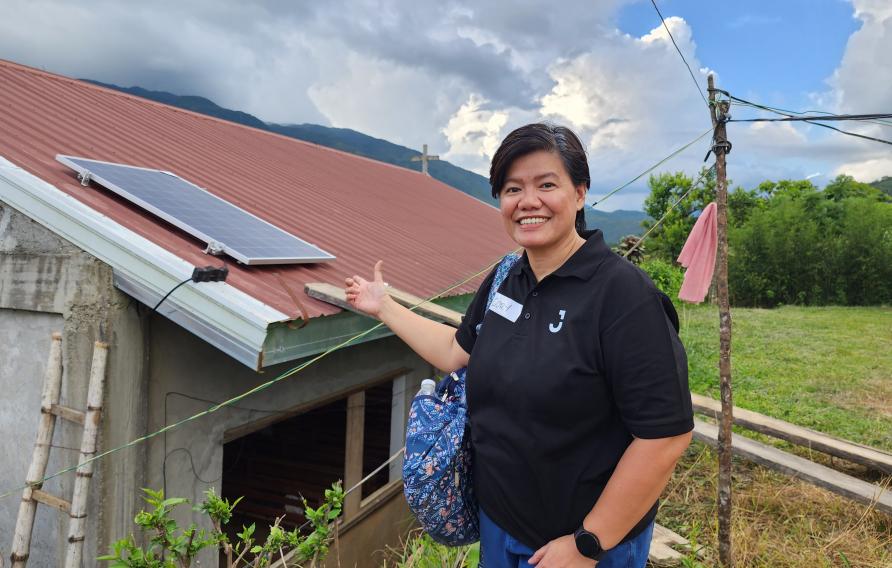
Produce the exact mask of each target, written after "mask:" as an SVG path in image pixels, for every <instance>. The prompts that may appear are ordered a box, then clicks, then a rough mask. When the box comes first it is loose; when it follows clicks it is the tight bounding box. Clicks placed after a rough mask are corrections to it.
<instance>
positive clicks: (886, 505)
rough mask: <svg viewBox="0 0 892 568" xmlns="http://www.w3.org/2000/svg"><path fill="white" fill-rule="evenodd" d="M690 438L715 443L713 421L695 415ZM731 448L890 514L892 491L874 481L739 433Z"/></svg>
mask: <svg viewBox="0 0 892 568" xmlns="http://www.w3.org/2000/svg"><path fill="white" fill-rule="evenodd" d="M694 439H695V440H697V441H700V442H704V443H706V444H709V445H710V446H713V447H715V445H716V443H717V439H718V428H717V427H716V426H715V425H713V424H708V423H706V422H703V421H702V420H696V419H695V420H694ZM732 450H733V452H734V454H735V455H738V456H741V457H743V458H746V459H748V460H750V461H753V462H755V463H757V464H759V465H763V466H765V467H767V468H769V469H773V470H775V471H780V472H781V473H786V474H787V475H791V476H793V477H798V478H801V479H803V480H805V481H808V482H809V483H812V484H814V485H817V486H818V487H823V488H824V489H828V490H830V491H833V492H834V493H836V494H838V495H842V496H844V497H848V498H849V499H852V500H854V501H857V502H859V503H863V504H865V505H875V506H876V509H877V510H878V511H882V512H884V513H886V514H887V515H892V491H890V490H885V491H884V490H883V488H882V487H879V486H878V485H875V484H873V483H868V482H866V481H861V480H860V479H856V478H854V477H852V476H850V475H846V474H844V473H840V472H838V471H836V470H835V469H830V468H829V467H826V466H823V465H820V464H817V463H814V462H812V461H809V460H807V459H805V458H800V457H799V456H794V455H793V454H790V453H787V452H785V451H783V450H779V449H777V448H774V447H772V446H769V445H767V444H762V443H760V442H757V441H755V440H750V439H749V438H745V437H743V436H738V435H735V436H734V442H733V444H732Z"/></svg>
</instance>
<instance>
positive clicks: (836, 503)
mask: <svg viewBox="0 0 892 568" xmlns="http://www.w3.org/2000/svg"><path fill="white" fill-rule="evenodd" d="M680 316H681V319H682V339H683V341H684V342H685V346H686V348H687V351H688V357H689V364H690V383H691V390H692V391H694V392H697V393H700V394H704V395H708V396H712V397H714V398H718V372H717V370H716V365H717V363H716V361H717V357H718V329H717V327H718V321H717V320H718V317H717V314H716V310H715V308H714V307H710V306H696V307H690V306H686V307H683V308H681V309H680ZM732 317H733V329H734V335H733V342H732V349H733V351H732V383H733V388H734V403H735V405H737V406H741V407H744V408H748V409H750V410H755V411H757V412H761V413H764V414H767V415H769V416H773V417H776V418H781V419H783V420H787V421H789V422H793V423H795V424H800V425H802V426H807V427H810V428H814V429H816V430H819V431H822V432H826V433H828V434H833V435H836V436H840V437H843V438H846V439H849V440H852V441H855V442H859V443H862V444H868V445H872V446H875V447H878V448H883V449H886V450H890V451H892V309H889V308H837V307H830V308H797V307H784V308H780V309H776V310H754V309H753V310H748V309H735V310H732ZM760 439H762V440H763V441H765V438H764V437H760ZM788 449H790V448H788ZM811 457H813V458H814V457H815V456H811ZM816 461H824V463H828V462H829V460H827V459H823V460H816ZM836 461H838V460H836ZM835 465H837V466H838V465H839V464H838V463H836V464H835ZM848 469H849V470H851V471H850V472H851V473H855V474H856V475H857V474H859V473H865V472H859V471H858V468H857V466H855V467H851V466H849V467H848ZM734 471H735V473H734V484H733V495H734V501H733V503H734V519H733V546H734V556H735V560H736V562H737V565H738V566H747V567H749V566H772V567H774V566H777V567H781V566H790V567H793V566H796V567H799V566H860V567H874V566H876V567H880V566H882V567H886V568H888V567H889V566H892V519H890V518H889V517H888V516H886V515H883V514H880V513H876V512H873V511H868V510H867V508H866V507H863V506H861V505H858V504H855V503H853V502H852V501H849V500H848V499H845V498H842V497H839V496H837V495H834V494H832V493H830V492H829V491H825V490H822V489H818V488H815V487H813V486H811V485H809V484H807V483H804V482H801V481H798V480H791V479H790V478H789V477H788V476H785V475H781V474H777V473H774V472H771V471H768V470H766V469H764V468H761V467H757V466H754V465H751V464H749V463H746V462H744V461H741V460H736V459H735V462H734ZM716 475H717V468H716V457H715V454H714V453H713V452H712V451H711V450H710V449H708V448H706V447H705V446H702V445H700V444H693V445H692V446H691V448H690V449H689V450H688V452H687V454H686V455H685V457H684V458H683V459H682V461H681V463H680V464H679V467H678V468H677V470H676V473H675V475H674V476H673V479H672V481H671V482H670V485H669V487H668V488H667V490H666V493H665V495H664V501H663V506H662V507H661V509H660V515H659V517H658V520H659V522H661V523H663V524H665V525H666V526H668V527H670V528H672V529H673V530H675V531H676V532H678V533H680V534H682V535H685V536H688V537H690V538H692V540H695V541H697V542H698V543H699V544H702V545H705V546H704V549H703V551H702V554H703V557H702V558H701V562H702V565H703V566H713V565H715V564H717V556H716V547H715V543H716V542H717V540H716V525H715V518H716V511H715V494H716V487H715V483H716ZM859 476H860V477H864V478H868V479H870V480H871V481H876V482H879V483H888V482H889V479H888V478H887V479H882V478H881V477H880V476H878V475H876V474H873V475H870V474H867V475H859ZM692 565H696V564H694V563H693V562H692Z"/></svg>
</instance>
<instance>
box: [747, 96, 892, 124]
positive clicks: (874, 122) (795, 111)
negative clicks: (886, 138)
mask: <svg viewBox="0 0 892 568" xmlns="http://www.w3.org/2000/svg"><path fill="white" fill-rule="evenodd" d="M734 104H735V105H736V106H744V107H750V108H756V109H762V110H770V111H772V112H775V111H776V112H781V113H789V114H795V115H804V114H823V115H825V116H841V115H839V114H836V113H833V112H830V111H826V110H815V109H811V110H802V111H799V110H790V109H785V108H781V107H775V106H771V105H764V104H760V105H757V104H755V103H750V102H746V103H744V102H740V101H739V100H737V101H735V102H734ZM820 118H821V120H824V119H823V117H820ZM865 122H870V123H872V124H879V125H881V126H892V122H890V121H886V120H865Z"/></svg>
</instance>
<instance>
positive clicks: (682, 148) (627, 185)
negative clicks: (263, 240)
mask: <svg viewBox="0 0 892 568" xmlns="http://www.w3.org/2000/svg"><path fill="white" fill-rule="evenodd" d="M710 132H712V127H710V128H709V130H707V131H706V132H704V133H703V134H701V135H699V136H697V137H696V138H694V139H693V140H691V141H690V142H688V143H687V144H685V145H684V146H682V147H681V148H678V149H677V150H675V151H673V152H672V153H671V154H669V155H668V156H666V157H665V158H663V159H662V160H660V161H659V162H657V163H656V164H654V165H652V166H651V167H649V168H647V169H646V170H644V171H643V172H641V173H640V174H638V175H637V176H635V177H633V178H632V179H630V180H629V181H627V182H626V183H624V184H622V185H620V186H619V187H617V188H615V189H613V190H611V191H609V192H608V193H607V194H606V195H605V196H604V197H602V198H601V199H599V200H598V201H595V202H594V203H592V205H591V206H592V207H594V206H595V205H600V204H601V203H604V202H605V201H607V199H608V198H609V197H611V196H612V195H613V194H615V193H617V192H618V191H620V190H622V189H625V188H627V187H629V186H630V185H632V184H633V183H635V182H636V181H638V180H639V179H641V178H642V177H644V176H646V175H647V174H649V173H650V172H652V171H654V170H655V169H657V168H658V167H660V166H661V165H663V164H664V163H665V162H667V161H669V160H670V159H672V158H674V157H675V156H677V155H679V154H681V153H682V152H683V151H685V150H686V149H688V148H689V147H690V146H692V145H693V144H694V143H696V142H698V141H700V139H702V138H703V137H704V136H706V135H707V134H709V133H710Z"/></svg>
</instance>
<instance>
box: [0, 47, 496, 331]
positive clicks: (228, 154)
mask: <svg viewBox="0 0 892 568" xmlns="http://www.w3.org/2000/svg"><path fill="white" fill-rule="evenodd" d="M0 85H2V88H0V124H2V131H3V135H2V136H0V155H2V156H3V157H5V158H6V159H8V160H9V161H11V162H13V163H14V164H16V165H18V166H19V167H21V168H23V169H25V170H26V171H28V172H30V173H32V174H34V175H36V176H37V177H39V178H41V179H43V180H45V181H47V182H49V183H51V184H52V185H54V186H55V187H57V188H58V189H60V190H61V191H63V192H65V193H67V194H69V195H71V196H73V197H75V198H76V199H78V200H79V201H81V202H82V203H84V204H86V205H88V206H90V207H91V208H93V209H95V210H96V211H98V212H100V213H102V214H104V215H106V216H108V217H110V218H111V219H113V220H115V221H116V222H118V223H120V224H121V225H123V226H124V227H126V228H128V229H130V230H132V231H134V232H136V233H138V234H140V235H142V236H143V237H145V238H147V239H148V240H150V241H152V242H154V243H156V244H158V245H160V246H161V247H163V248H165V249H167V250H168V251H170V252H172V253H174V254H176V255H177V256H179V257H181V258H183V259H184V260H186V261H188V262H190V263H192V264H194V265H196V266H204V265H207V264H218V262H217V261H216V259H212V258H209V257H208V256H207V255H205V254H204V253H203V252H202V251H203V250H204V246H205V245H204V243H202V242H200V241H199V240H197V239H195V238H193V237H191V236H189V235H188V234H186V233H184V232H182V231H180V230H179V229H177V228H175V227H173V226H171V225H169V224H167V223H165V222H164V221H161V220H159V219H158V218H156V217H154V216H153V215H151V214H150V213H147V212H144V211H143V210H142V209H140V208H139V207H136V206H134V205H132V204H130V203H129V202H127V201H124V200H123V199H121V198H118V197H116V196H114V195H113V194H111V193H110V192H108V191H106V190H103V189H102V188H99V187H95V186H90V187H87V188H85V187H82V186H81V185H80V184H79V182H78V180H77V179H76V177H75V174H74V172H73V171H71V170H69V169H68V168H67V167H65V166H63V165H62V164H60V163H59V162H57V161H56V159H55V156H56V155H57V154H68V155H74V156H82V157H85V158H91V159H97V160H104V161H109V162H118V163H124V164H131V165H135V166H142V167H148V168H158V169H162V170H169V171H172V172H173V173H175V174H177V175H179V176H181V177H183V178H185V179H187V180H189V181H191V182H193V183H196V184H198V185H199V186H201V187H204V188H207V190H208V191H210V192H212V193H214V194H216V195H218V196H220V197H222V198H224V199H226V200H228V201H230V202H232V203H234V204H236V205H238V206H239V207H242V208H243V209H246V210H247V211H250V212H251V213H253V214H255V215H257V216H258V217H261V218H263V219H265V220H267V221H269V222H270V223H272V224H274V225H276V226H278V227H281V228H282V229H284V230H286V231H288V232H290V233H293V234H294V235H297V236H298V237H300V238H302V239H304V240H306V241H308V242H311V243H313V244H316V245H317V246H319V247H321V248H322V249H324V250H326V251H328V252H330V253H332V254H334V255H336V256H337V260H335V261H333V262H329V263H320V264H315V265H278V266H259V267H253V266H252V267H247V266H241V265H238V264H236V263H235V261H233V260H232V259H228V258H227V264H229V266H230V275H229V278H228V280H227V282H228V283H229V284H231V285H232V286H234V287H236V288H238V289H240V290H242V291H244V292H246V293H248V294H249V295H251V296H253V297H255V298H257V299H258V300H260V301H262V302H264V303H266V304H268V305H270V306H272V307H274V308H276V309H278V310H280V311H282V312H284V313H286V314H291V315H293V316H294V317H299V312H298V310H297V308H296V306H295V303H294V301H293V300H292V299H291V298H290V297H289V295H288V292H287V291H286V290H285V289H284V288H283V286H282V284H281V282H280V281H279V279H278V278H277V277H276V275H275V273H276V272H279V273H281V275H282V277H283V279H284V280H285V281H286V282H287V284H288V286H289V287H290V288H291V289H292V290H293V291H295V292H296V293H297V294H298V295H299V298H300V300H301V302H302V303H303V304H304V306H305V307H306V308H307V310H308V311H309V314H310V317H316V316H319V315H326V314H333V313H336V312H338V311H340V310H339V309H338V308H335V307H333V306H331V305H329V304H326V303H323V302H320V301H317V300H314V299H312V298H309V297H308V296H306V295H305V294H304V292H303V288H304V284H305V283H308V282H328V283H331V284H336V285H339V286H343V281H344V277H346V276H349V275H352V274H355V273H358V274H361V275H364V276H371V270H372V266H373V264H374V262H375V261H376V260H378V259H379V258H380V259H384V261H385V266H384V274H385V277H386V279H387V281H388V283H390V284H391V285H392V286H395V287H397V288H400V289H402V290H406V291H408V292H412V293H414V294H416V295H418V296H422V297H428V296H431V295H433V294H434V293H436V292H439V291H440V290H442V289H444V288H446V287H448V286H450V285H452V284H454V283H456V282H458V281H460V280H462V279H464V278H466V277H467V276H469V275H471V274H473V273H475V272H477V271H478V270H481V269H482V268H483V267H485V266H486V265H487V264H488V263H490V262H492V261H493V260H495V259H497V258H498V256H499V255H500V254H504V253H506V252H507V251H509V250H511V249H512V246H513V242H512V241H511V240H510V239H509V238H508V237H507V235H506V234H505V231H504V229H503V228H502V223H501V220H500V218H499V214H498V212H497V211H496V210H495V209H494V208H492V207H489V206H487V205H484V204H483V203H480V202H479V201H477V200H475V199H473V198H472V197H469V196H468V195H466V194H464V193H462V192H460V191H458V190H457V189H454V188H452V187H449V186H447V185H445V184H443V183H441V182H439V181H437V180H435V179H433V178H430V177H427V176H424V175H422V174H420V173H418V172H414V171H411V170H407V169H404V168H400V167H397V166H392V165H389V164H384V163H382V162H377V161H374V160H369V159H366V158H362V157H358V156H354V155H352V154H348V153H345V152H340V151H337V150H332V149H329V148H325V147H322V146H317V145H315V144H311V143H307V142H303V141H300V140H295V139H293V138H288V137H285V136H280V135H277V134H272V133H269V132H264V131H262V130H257V129H255V128H251V127H247V126H243V125H239V124H234V123H230V122H226V121H223V120H219V119H216V118H211V117H207V116H204V115H200V114H196V113H193V112H189V111H185V110H181V109H177V108H174V107H169V106H166V105H162V104H159V103H155V102H152V101H147V100H144V99H140V98H137V97H134V96H131V95H127V94H124V93H120V92H117V91H113V90H110V89H106V88H103V87H99V86H95V85H92V84H88V83H84V82H81V81H76V80H73V79H68V78H65V77H60V76H58V75H53V74H49V73H45V72H42V71H38V70H36V69H32V68H29V67H25V66H22V65H18V64H15V63H10V62H7V61H2V60H0ZM479 282H480V278H477V279H475V280H474V281H472V282H470V283H468V284H466V285H464V286H462V287H461V288H459V289H458V290H456V291H453V292H452V293H451V294H457V293H465V292H470V291H473V290H474V289H475V288H476V286H477V285H479Z"/></svg>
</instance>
